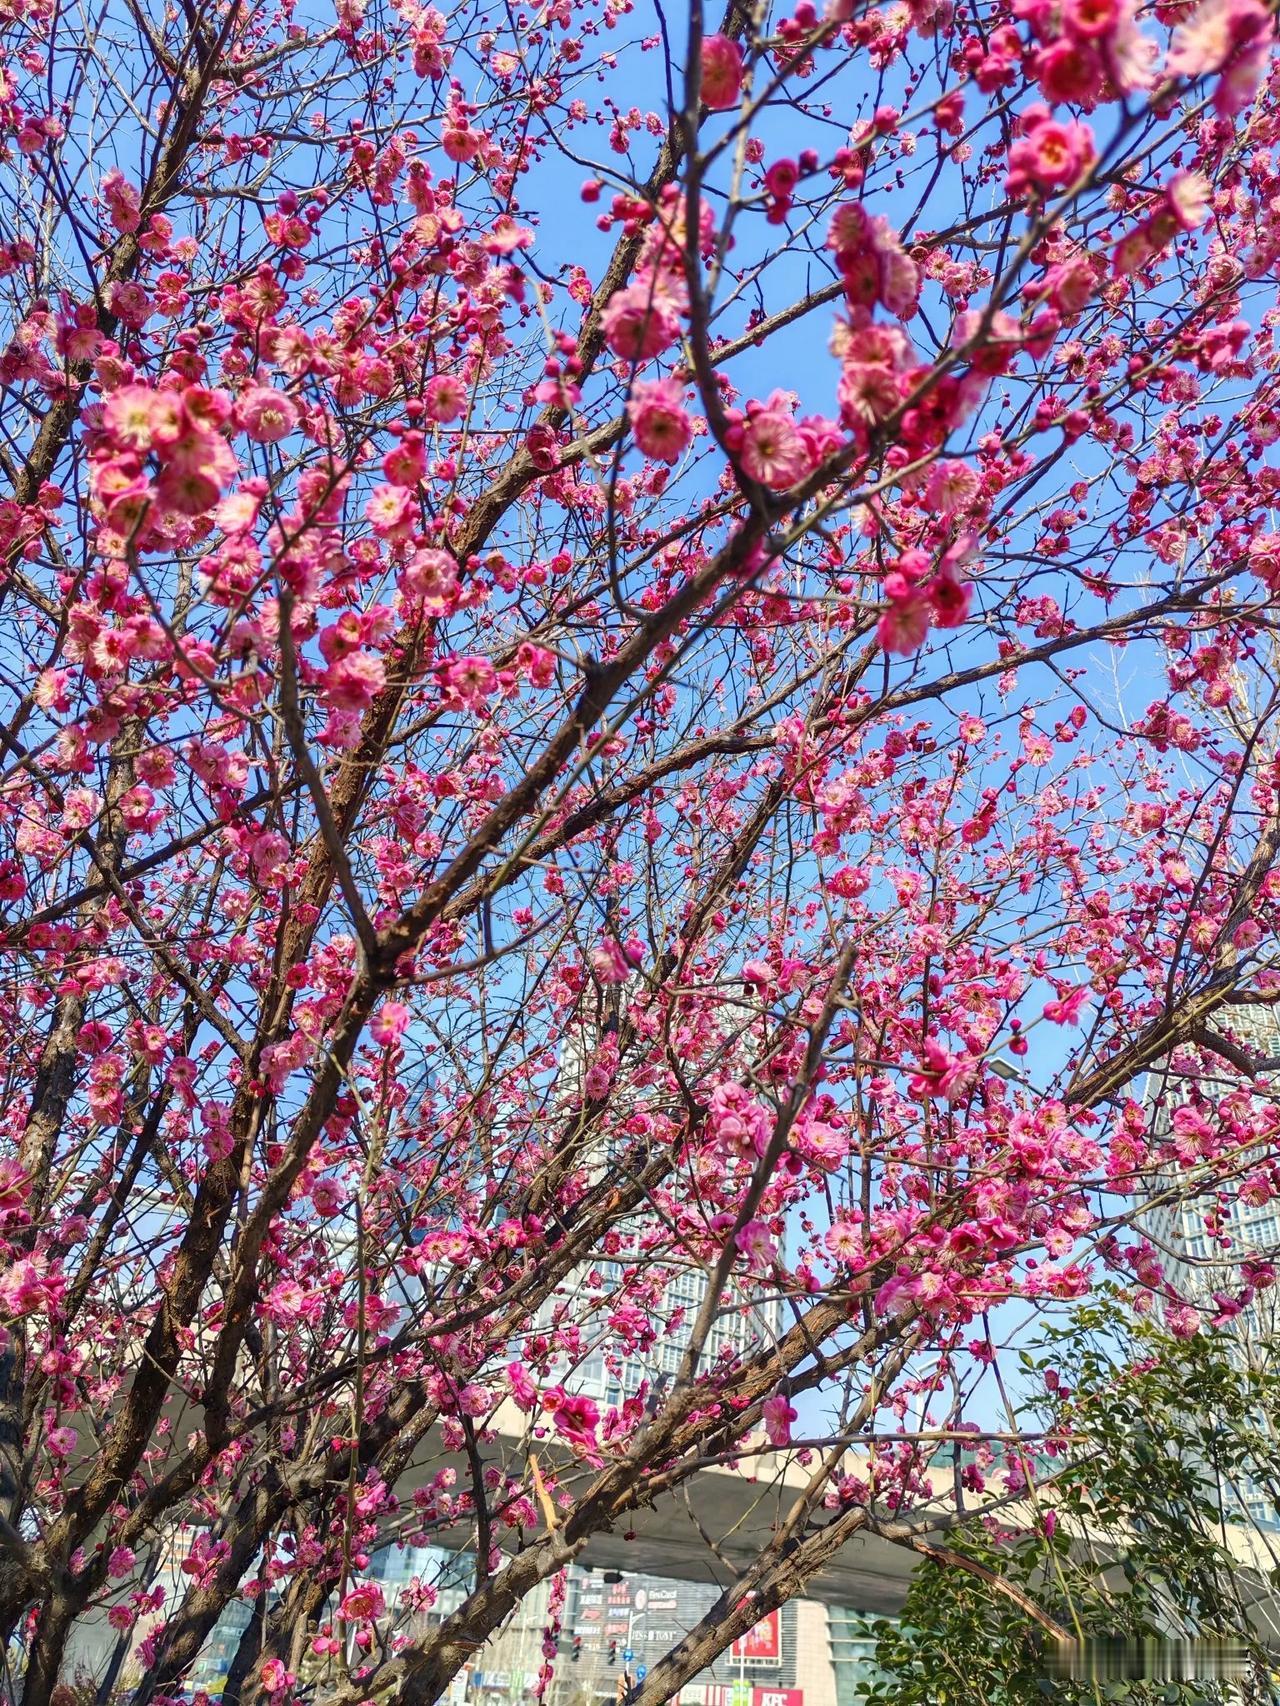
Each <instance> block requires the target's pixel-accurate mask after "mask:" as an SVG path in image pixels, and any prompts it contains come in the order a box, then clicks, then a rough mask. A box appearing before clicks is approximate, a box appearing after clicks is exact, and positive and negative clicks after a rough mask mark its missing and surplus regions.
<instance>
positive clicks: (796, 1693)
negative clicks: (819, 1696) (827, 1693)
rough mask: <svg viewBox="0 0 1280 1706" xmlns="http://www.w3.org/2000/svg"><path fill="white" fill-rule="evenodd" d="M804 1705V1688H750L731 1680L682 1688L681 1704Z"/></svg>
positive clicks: (692, 1705) (687, 1705)
mask: <svg viewBox="0 0 1280 1706" xmlns="http://www.w3.org/2000/svg"><path fill="white" fill-rule="evenodd" d="M748 1701H749V1702H750V1706H804V1689H803V1688H760V1687H757V1686H752V1687H750V1688H743V1687H740V1686H739V1685H738V1684H736V1683H731V1682H708V1683H694V1684H692V1685H691V1686H689V1687H686V1688H682V1689H681V1690H680V1701H679V1706H745V1703H746V1702H748Z"/></svg>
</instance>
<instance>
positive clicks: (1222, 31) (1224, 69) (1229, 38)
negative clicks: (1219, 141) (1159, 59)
mask: <svg viewBox="0 0 1280 1706" xmlns="http://www.w3.org/2000/svg"><path fill="white" fill-rule="evenodd" d="M1274 40H1275V20H1274V19H1273V17H1272V15H1271V12H1270V10H1269V9H1268V8H1267V7H1266V6H1264V5H1263V4H1262V0H1201V4H1200V5H1199V6H1198V7H1197V8H1196V10H1195V12H1193V13H1192V15H1191V17H1190V18H1188V19H1187V20H1186V21H1185V22H1184V23H1181V24H1179V25H1178V27H1177V28H1176V29H1175V30H1174V32H1173V45H1172V47H1171V48H1170V50H1169V58H1168V61H1167V64H1166V69H1167V71H1168V73H1169V75H1170V76H1171V77H1204V76H1210V75H1215V74H1216V76H1217V82H1216V83H1215V84H1214V90H1213V104H1214V107H1215V108H1216V109H1217V111H1218V112H1219V113H1221V114H1222V115H1223V116H1224V117H1226V118H1229V117H1231V116H1232V115H1233V114H1235V113H1238V112H1241V111H1243V109H1244V108H1245V107H1247V106H1248V104H1249V102H1250V101H1251V100H1252V99H1253V95H1254V92H1255V91H1256V89H1257V87H1258V85H1259V83H1260V82H1261V81H1262V78H1263V75H1264V73H1265V71H1266V69H1267V60H1268V57H1269V55H1270V52H1271V45H1272V42H1273V41H1274Z"/></svg>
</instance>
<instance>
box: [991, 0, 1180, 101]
mask: <svg viewBox="0 0 1280 1706" xmlns="http://www.w3.org/2000/svg"><path fill="white" fill-rule="evenodd" d="M1013 10H1014V15H1015V16H1016V17H1018V18H1021V19H1023V20H1025V21H1026V22H1027V23H1029V24H1030V25H1031V29H1032V33H1033V34H1034V36H1035V38H1036V41H1037V42H1038V43H1040V44H1041V45H1040V46H1039V47H1038V48H1037V50H1036V53H1035V56H1034V59H1033V61H1032V64H1033V69H1034V72H1035V75H1036V78H1037V79H1038V81H1039V84H1040V87H1041V89H1042V90H1043V92H1044V96H1045V99H1046V100H1048V101H1051V102H1052V103H1053V104H1054V105H1055V106H1056V105H1058V104H1060V103H1067V104H1070V105H1071V106H1077V107H1084V108H1086V109H1089V108H1092V107H1094V106H1095V105H1096V104H1097V103H1098V101H1100V100H1101V99H1102V97H1103V94H1104V91H1106V90H1108V89H1111V90H1115V91H1118V92H1119V93H1121V94H1129V93H1131V92H1132V91H1133V90H1136V89H1145V88H1147V87H1148V86H1149V84H1150V82H1151V80H1152V72H1151V66H1152V62H1153V60H1154V58H1155V54H1156V46H1155V43H1154V42H1153V41H1151V40H1150V39H1149V38H1147V37H1145V36H1144V35H1143V34H1142V33H1141V31H1140V30H1139V28H1138V24H1137V19H1136V17H1135V7H1134V5H1133V3H1132V0H1066V3H1065V4H1062V5H1059V4H1055V3H1054V0H1014V7H1013Z"/></svg>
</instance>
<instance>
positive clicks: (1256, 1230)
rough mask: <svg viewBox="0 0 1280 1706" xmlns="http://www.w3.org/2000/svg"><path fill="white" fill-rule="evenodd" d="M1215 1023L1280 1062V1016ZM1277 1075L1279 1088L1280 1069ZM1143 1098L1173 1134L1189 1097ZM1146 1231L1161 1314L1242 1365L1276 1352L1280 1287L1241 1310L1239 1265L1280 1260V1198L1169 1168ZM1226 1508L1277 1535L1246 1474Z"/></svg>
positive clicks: (1157, 1127) (1251, 1051) (1248, 1009)
mask: <svg viewBox="0 0 1280 1706" xmlns="http://www.w3.org/2000/svg"><path fill="white" fill-rule="evenodd" d="M1214 1025H1215V1029H1217V1030H1218V1031H1219V1032H1220V1033H1221V1034H1222V1036H1223V1037H1224V1038H1225V1039H1226V1041H1227V1042H1228V1044H1230V1045H1232V1046H1234V1047H1235V1048H1237V1049H1239V1050H1241V1051H1243V1053H1244V1054H1245V1055H1247V1056H1248V1058H1249V1060H1250V1061H1251V1063H1261V1062H1264V1061H1276V1060H1280V1014H1277V1013H1276V1012H1275V1011H1274V1010H1273V1009H1272V1008H1271V1007H1269V1006H1263V1005H1255V1004H1252V1003H1248V1004H1241V1005H1239V1006H1233V1007H1229V1008H1227V1009H1226V1010H1225V1011H1224V1012H1222V1013H1220V1014H1218V1015H1217V1016H1215V1020H1214ZM1276 1076H1277V1084H1278V1086H1280V1070H1278V1071H1277V1075H1276ZM1212 1088H1213V1089H1214V1090H1218V1089H1219V1088H1221V1089H1225V1088H1226V1085H1225V1082H1224V1084H1223V1085H1222V1086H1221V1087H1218V1086H1213V1087H1212ZM1146 1095H1147V1102H1148V1106H1149V1108H1150V1109H1151V1111H1152V1113H1153V1114H1154V1120H1153V1126H1154V1131H1155V1133H1156V1135H1158V1136H1167V1135H1168V1134H1169V1133H1170V1132H1171V1131H1172V1130H1173V1129H1174V1121H1175V1116H1176V1114H1177V1111H1178V1108H1179V1107H1180V1106H1183V1105H1185V1102H1186V1098H1185V1097H1182V1096H1179V1095H1178V1094H1177V1093H1176V1092H1174V1091H1172V1090H1170V1089H1169V1088H1168V1087H1167V1085H1166V1084H1165V1083H1164V1081H1163V1080H1160V1079H1157V1077H1156V1075H1155V1074H1152V1076H1151V1077H1150V1078H1149V1079H1148V1083H1147V1092H1146ZM1141 1229H1142V1231H1143V1232H1144V1234H1145V1235H1146V1236H1147V1237H1148V1238H1149V1239H1150V1241H1151V1243H1152V1245H1153V1246H1154V1247H1155V1251H1156V1254H1157V1257H1158V1259H1159V1260H1160V1262H1161V1264H1162V1269H1163V1278H1164V1282H1165V1287H1166V1294H1165V1295H1164V1296H1163V1297H1162V1300H1161V1309H1162V1311H1163V1312H1164V1314H1165V1315H1166V1316H1167V1315H1168V1313H1169V1311H1170V1310H1171V1309H1173V1308H1176V1307H1178V1306H1179V1305H1180V1304H1181V1305H1189V1306H1190V1307H1192V1308H1194V1309H1195V1310H1197V1311H1198V1312H1199V1314H1200V1315H1201V1317H1202V1318H1204V1319H1206V1320H1208V1319H1213V1320H1215V1321H1218V1322H1219V1323H1220V1324H1221V1326H1222V1327H1223V1328H1224V1329H1225V1330H1226V1331H1227V1332H1229V1333H1230V1335H1231V1338H1232V1341H1233V1354H1234V1355H1235V1356H1236V1357H1237V1358H1238V1359H1239V1362H1240V1363H1241V1365H1242V1366H1247V1365H1249V1364H1250V1363H1253V1362H1255V1361H1256V1359H1258V1358H1260V1357H1265V1356H1268V1355H1269V1354H1270V1346H1271V1345H1272V1344H1274V1342H1275V1340H1276V1339H1277V1337H1280V1288H1268V1289H1264V1290H1259V1291H1257V1292H1255V1294H1254V1296H1253V1297H1252V1298H1251V1299H1250V1300H1249V1301H1248V1302H1247V1303H1246V1304H1245V1305H1244V1306H1243V1307H1242V1308H1239V1309H1238V1310H1237V1303H1236V1300H1237V1298H1238V1296H1239V1294H1240V1292H1241V1289H1242V1286H1243V1284H1244V1279H1243V1276H1242V1273H1241V1263H1242V1262H1246V1261H1249V1260H1251V1259H1253V1260H1259V1261H1263V1260H1266V1261H1272V1260H1274V1261H1280V1197H1270V1198H1269V1199H1267V1200H1260V1199H1259V1198H1258V1197H1256V1196H1254V1195H1253V1194H1252V1193H1245V1194H1244V1195H1243V1196H1242V1195H1241V1193H1240V1191H1239V1190H1238V1189H1236V1188H1230V1187H1229V1188H1228V1189H1227V1190H1225V1191H1222V1190H1219V1189H1217V1188H1216V1187H1201V1188H1199V1189H1197V1185H1196V1181H1195V1177H1194V1175H1193V1174H1192V1173H1191V1172H1190V1171H1189V1170H1170V1171H1167V1172H1166V1173H1165V1174H1164V1175H1163V1176H1162V1177H1161V1178H1160V1179H1159V1181H1158V1182H1157V1184H1156V1186H1155V1188H1154V1189H1153V1190H1152V1191H1151V1193H1150V1198H1149V1204H1148V1207H1147V1209H1146V1210H1145V1212H1144V1214H1143V1216H1142V1222H1141ZM1233 1311H1234V1312H1233ZM1223 1508H1224V1511H1225V1512H1226V1514H1228V1515H1235V1516H1236V1517H1244V1518H1246V1519H1248V1520H1249V1521H1250V1522H1252V1523H1254V1524H1256V1525H1257V1526H1258V1527H1261V1528H1264V1529H1267V1530H1280V1511H1277V1509H1276V1505H1275V1501H1274V1499H1273V1498H1272V1497H1271V1496H1270V1495H1269V1494H1268V1493H1267V1492H1266V1491H1265V1490H1264V1489H1263V1488H1262V1487H1261V1486H1259V1485H1258V1484H1257V1483H1256V1482H1255V1481H1253V1480H1252V1479H1250V1478H1248V1477H1242V1478H1241V1480H1240V1483H1239V1485H1237V1486H1235V1487H1233V1488H1230V1489H1224V1492H1223Z"/></svg>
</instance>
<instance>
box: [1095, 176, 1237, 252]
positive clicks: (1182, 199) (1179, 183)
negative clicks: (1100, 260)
mask: <svg viewBox="0 0 1280 1706" xmlns="http://www.w3.org/2000/svg"><path fill="white" fill-rule="evenodd" d="M1211 199H1212V191H1211V188H1210V185H1209V181H1208V179H1207V178H1206V177H1205V176H1204V175H1203V174H1202V173H1200V172H1178V173H1176V174H1175V175H1174V177H1172V178H1171V179H1170V180H1169V183H1168V184H1167V185H1166V187H1165V191H1164V194H1163V196H1162V197H1161V198H1160V201H1159V202H1158V204H1157V205H1156V207H1155V208H1154V209H1153V211H1152V212H1151V213H1149V214H1148V215H1147V217H1146V218H1145V219H1144V220H1143V222H1142V224H1141V225H1139V226H1138V227H1137V228H1136V229H1135V230H1133V231H1130V232H1129V233H1128V234H1127V235H1126V236H1124V237H1122V238H1121V239H1120V241H1119V242H1118V243H1117V244H1116V246H1115V250H1114V252H1113V254H1112V268H1113V271H1114V272H1115V273H1116V275H1117V277H1122V276H1126V275H1128V274H1129V273H1135V272H1137V271H1138V269H1139V268H1140V267H1144V266H1146V265H1147V263H1148V262H1149V261H1152V260H1154V259H1155V258H1156V257H1157V256H1158V255H1161V254H1163V252H1164V251H1165V249H1167V248H1168V246H1169V244H1170V243H1171V242H1172V241H1173V240H1174V238H1175V237H1176V236H1177V235H1178V233H1179V232H1181V231H1194V230H1195V228H1196V226H1197V225H1201V224H1203V223H1204V219H1205V216H1206V214H1207V213H1208V211H1209V206H1210V202H1211Z"/></svg>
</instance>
